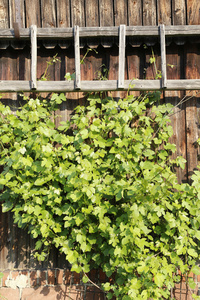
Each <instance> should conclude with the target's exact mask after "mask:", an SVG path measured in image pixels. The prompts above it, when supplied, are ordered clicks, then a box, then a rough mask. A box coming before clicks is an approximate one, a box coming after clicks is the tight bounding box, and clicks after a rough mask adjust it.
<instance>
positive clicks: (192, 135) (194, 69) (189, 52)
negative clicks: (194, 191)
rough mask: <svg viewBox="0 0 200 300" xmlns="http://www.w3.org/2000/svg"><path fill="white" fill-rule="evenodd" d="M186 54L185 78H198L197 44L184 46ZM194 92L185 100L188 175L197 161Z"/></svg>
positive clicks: (196, 124)
mask: <svg viewBox="0 0 200 300" xmlns="http://www.w3.org/2000/svg"><path fill="white" fill-rule="evenodd" d="M185 56H186V70H185V75H186V78H188V79H192V78H200V71H199V67H198V66H199V63H200V59H199V51H198V48H197V45H195V44H193V45H190V47H187V48H186V47H185ZM195 94H196V92H195V91H194V92H193V95H194V97H191V98H190V99H189V101H187V102H186V132H187V166H188V176H189V178H190V176H191V175H192V173H193V171H194V169H195V168H196V167H197V163H198V157H197V155H198V147H197V139H198V124H199V120H198V112H197V101H199V98H198V97H196V96H195Z"/></svg>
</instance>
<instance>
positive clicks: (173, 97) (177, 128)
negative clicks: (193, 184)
mask: <svg viewBox="0 0 200 300" xmlns="http://www.w3.org/2000/svg"><path fill="white" fill-rule="evenodd" d="M181 63H183V52H182V53H181V47H180V46H177V45H173V44H172V45H170V46H169V48H168V50H167V86H171V85H172V86H173V82H176V80H175V79H179V78H181V76H182V75H183V74H181ZM178 81H179V80H178ZM179 82H180V81H179ZM181 83H182V81H181ZM183 95H184V93H183V92H180V91H168V90H167V91H166V90H165V91H164V99H165V102H166V103H171V104H172V105H174V106H175V108H174V109H173V113H172V114H171V125H172V127H173V135H172V137H171V138H170V142H171V143H174V144H176V146H177V152H176V153H174V154H173V155H172V157H173V158H175V157H176V156H177V155H181V156H183V157H184V158H185V159H186V133H185V103H183V104H181V105H179V106H177V105H178V104H179V102H180V101H181V99H182V97H183ZM177 176H178V181H179V182H181V181H187V170H186V168H185V169H184V170H182V169H181V168H178V169H177Z"/></svg>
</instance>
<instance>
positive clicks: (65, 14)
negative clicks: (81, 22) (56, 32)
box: [56, 0, 71, 27]
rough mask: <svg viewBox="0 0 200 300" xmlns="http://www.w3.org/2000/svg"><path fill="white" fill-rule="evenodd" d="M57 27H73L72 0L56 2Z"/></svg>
mask: <svg viewBox="0 0 200 300" xmlns="http://www.w3.org/2000/svg"><path fill="white" fill-rule="evenodd" d="M56 8H57V10H56V13H57V27H71V12H70V0H65V1H63V0H57V1H56Z"/></svg>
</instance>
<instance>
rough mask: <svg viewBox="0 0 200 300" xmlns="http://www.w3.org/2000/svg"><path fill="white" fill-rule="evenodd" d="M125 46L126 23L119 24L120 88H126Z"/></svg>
mask: <svg viewBox="0 0 200 300" xmlns="http://www.w3.org/2000/svg"><path fill="white" fill-rule="evenodd" d="M125 48H126V25H120V26H119V71H118V88H119V89H123V88H124V79H125Z"/></svg>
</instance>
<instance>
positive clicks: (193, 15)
mask: <svg viewBox="0 0 200 300" xmlns="http://www.w3.org/2000/svg"><path fill="white" fill-rule="evenodd" d="M199 24H200V1H199V0H187V25H199Z"/></svg>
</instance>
